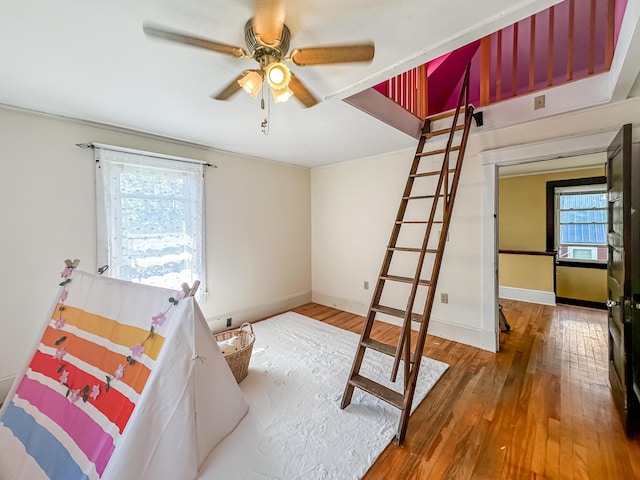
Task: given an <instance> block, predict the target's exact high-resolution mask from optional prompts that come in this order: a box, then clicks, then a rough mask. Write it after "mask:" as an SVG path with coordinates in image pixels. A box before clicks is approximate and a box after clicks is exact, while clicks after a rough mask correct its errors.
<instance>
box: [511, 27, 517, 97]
mask: <svg viewBox="0 0 640 480" xmlns="http://www.w3.org/2000/svg"><path fill="white" fill-rule="evenodd" d="M512 45H513V48H512V50H511V52H512V53H511V58H512V59H513V61H512V63H511V96H512V97H517V96H518V23H514V24H513V41H512Z"/></svg>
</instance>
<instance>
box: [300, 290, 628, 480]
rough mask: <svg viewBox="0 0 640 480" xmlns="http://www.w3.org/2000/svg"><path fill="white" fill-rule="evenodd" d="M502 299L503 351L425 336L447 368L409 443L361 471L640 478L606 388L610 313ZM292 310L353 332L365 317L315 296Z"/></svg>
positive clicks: (403, 475) (391, 336)
mask: <svg viewBox="0 0 640 480" xmlns="http://www.w3.org/2000/svg"><path fill="white" fill-rule="evenodd" d="M501 303H502V305H503V311H504V313H505V315H506V317H507V320H508V321H509V323H510V325H511V331H510V332H509V333H507V334H501V335H500V338H501V339H500V342H501V352H500V353H497V354H495V353H491V352H486V351H483V350H479V349H476V348H473V347H470V346H466V345H462V344H458V343H456V342H452V341H450V340H446V339H443V338H438V337H433V336H428V337H427V342H426V346H425V349H424V354H425V355H427V356H428V357H431V358H434V359H436V360H441V361H443V362H446V363H448V364H449V365H450V368H449V370H448V371H447V372H446V373H445V374H444V376H443V377H442V379H441V380H440V381H439V382H438V383H437V384H436V385H435V387H434V388H433V390H432V391H431V392H430V393H429V395H428V396H427V398H426V399H425V400H424V401H423V402H422V403H421V404H420V406H419V407H418V408H417V409H416V411H415V413H414V414H413V415H412V417H411V421H410V423H409V429H408V431H407V437H406V440H405V443H404V444H403V445H402V446H396V445H395V444H393V443H392V444H391V445H389V446H388V447H387V448H386V449H385V451H384V452H383V453H382V455H381V456H380V457H379V458H378V460H377V461H376V462H375V463H374V464H373V466H372V467H371V468H370V470H369V472H367V474H366V476H365V477H364V478H365V479H367V480H378V479H380V480H382V479H385V480H389V479H403V480H404V479H426V478H428V479H440V478H442V479H445V478H446V479H456V480H464V479H474V480H475V479H491V480H493V479H505V480H506V479H509V480H512V479H521V478H522V479H524V478H526V479H530V478H546V479H556V478H558V479H560V478H570V479H582V478H585V479H633V478H638V479H640V441H639V440H638V439H637V438H636V439H630V438H628V437H626V436H625V434H624V432H623V429H622V424H621V422H620V419H619V417H618V415H617V412H616V410H615V408H614V405H613V400H612V398H611V394H610V391H609V384H608V363H607V337H606V313H605V312H603V311H600V310H593V309H587V308H582V307H575V306H568V305H567V306H565V305H560V306H557V307H551V306H544V305H535V304H529V303H523V302H515V301H509V300H502V301H501ZM294 311H295V312H297V313H300V314H302V315H306V316H308V317H311V318H315V319H317V320H321V321H323V322H326V323H329V324H331V325H334V326H337V327H340V328H344V329H346V330H351V331H354V332H356V333H360V332H361V331H362V327H363V325H364V318H362V317H360V316H357V315H354V314H351V313H347V312H343V311H340V310H337V309H335V308H331V307H326V306H322V305H318V304H313V303H310V304H307V305H303V306H301V307H298V308H296V309H294ZM398 334H399V329H398V328H397V327H394V326H392V325H388V324H385V323H382V322H376V324H375V325H374V328H373V331H372V337H373V338H375V339H377V340H380V341H384V342H387V343H391V344H395V343H396V342H397V337H398ZM414 337H415V335H414ZM414 341H415V338H412V343H414ZM414 344H415V343H414ZM354 353H355V352H354ZM347 408H348V407H347Z"/></svg>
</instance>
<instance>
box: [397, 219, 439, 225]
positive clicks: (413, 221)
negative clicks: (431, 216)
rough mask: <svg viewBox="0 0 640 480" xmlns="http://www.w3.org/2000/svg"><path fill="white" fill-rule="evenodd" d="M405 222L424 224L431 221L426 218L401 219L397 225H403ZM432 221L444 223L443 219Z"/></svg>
mask: <svg viewBox="0 0 640 480" xmlns="http://www.w3.org/2000/svg"><path fill="white" fill-rule="evenodd" d="M403 223H408V224H411V225H422V224H425V223H429V222H428V221H426V220H400V221H397V222H396V225H401V224H403ZM431 223H442V220H434V221H433V222H431Z"/></svg>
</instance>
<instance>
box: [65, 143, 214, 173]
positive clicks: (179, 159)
mask: <svg viewBox="0 0 640 480" xmlns="http://www.w3.org/2000/svg"><path fill="white" fill-rule="evenodd" d="M76 147H79V148H82V149H88V148H90V149H92V150H93V149H96V148H102V149H104V150H112V151H115V152H123V153H133V154H135V155H144V156H145V157H154V158H164V159H168V160H175V161H177V162H185V163H195V164H198V165H203V166H205V167H213V168H218V166H217V165H214V164H213V163H208V162H203V161H201V160H194V159H191V158H184V157H176V156H173V155H162V154H158V153H153V152H146V151H144V150H135V149H133V148H125V147H116V146H113V145H105V144H103V143H76ZM96 161H97V160H96Z"/></svg>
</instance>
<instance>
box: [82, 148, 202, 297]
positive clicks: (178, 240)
mask: <svg viewBox="0 0 640 480" xmlns="http://www.w3.org/2000/svg"><path fill="white" fill-rule="evenodd" d="M94 147H95V154H96V167H97V168H96V192H97V210H98V211H97V218H98V225H97V226H98V266H102V265H105V264H106V265H108V266H109V269H108V270H107V273H108V274H109V275H110V276H112V277H115V278H120V279H123V280H129V281H132V282H138V283H144V284H147V285H155V286H159V287H164V288H171V289H179V288H180V285H181V284H182V283H183V282H186V283H188V284H189V285H193V283H194V281H195V280H200V282H201V283H200V287H199V289H198V295H199V297H200V298H202V295H203V294H204V292H205V291H206V290H205V288H206V287H205V282H204V225H203V222H204V216H203V197H204V179H203V176H204V164H201V163H198V162H195V161H187V160H186V159H185V160H179V159H175V158H165V157H159V156H155V155H154V154H146V153H144V152H137V151H129V150H124V149H123V150H120V149H116V148H115V147H113V148H108V147H106V146H97V145H95V146H94Z"/></svg>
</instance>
